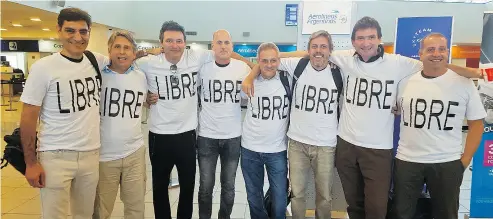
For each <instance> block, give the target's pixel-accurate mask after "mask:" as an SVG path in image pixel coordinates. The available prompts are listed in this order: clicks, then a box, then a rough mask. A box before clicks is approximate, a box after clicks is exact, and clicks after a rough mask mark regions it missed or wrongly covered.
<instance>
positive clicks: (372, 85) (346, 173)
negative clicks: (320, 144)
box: [331, 17, 481, 219]
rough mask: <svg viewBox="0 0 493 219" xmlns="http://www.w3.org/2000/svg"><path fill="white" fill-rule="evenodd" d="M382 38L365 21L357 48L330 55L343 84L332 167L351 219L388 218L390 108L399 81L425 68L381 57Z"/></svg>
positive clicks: (471, 73)
mask: <svg viewBox="0 0 493 219" xmlns="http://www.w3.org/2000/svg"><path fill="white" fill-rule="evenodd" d="M381 37H382V33H381V28H380V25H379V24H378V21H376V20H375V19H373V18H370V17H363V18H362V19H360V20H359V21H358V22H356V24H355V26H354V28H353V33H352V35H351V39H352V42H353V46H354V48H355V50H349V51H340V52H339V51H337V52H334V53H333V54H332V56H331V60H332V61H333V62H334V63H335V64H337V65H338V66H339V67H340V68H341V70H342V73H343V79H344V86H345V87H344V98H343V100H341V104H342V106H343V108H342V113H341V118H340V121H339V139H338V146H337V153H336V166H337V170H338V173H339V176H340V177H341V183H342V187H343V190H344V194H345V198H346V201H347V203H348V214H349V217H350V218H351V219H353V218H355V219H359V218H361V219H364V218H366V219H368V218H378V219H380V218H385V217H386V214H387V201H388V194H389V190H390V182H391V170H392V165H391V164H392V159H393V157H392V149H393V131H394V119H395V116H394V115H393V114H392V113H391V112H392V107H394V106H395V105H396V99H397V89H398V84H399V82H400V81H401V80H403V79H404V78H405V77H407V76H409V75H412V74H414V73H416V72H418V71H420V70H421V69H422V66H423V64H422V63H421V62H420V61H419V60H415V59H411V58H408V57H404V56H400V55H396V54H388V53H384V51H383V47H382V46H381V45H380V43H381ZM447 68H449V69H451V70H453V71H455V72H457V73H458V74H460V75H464V76H467V77H480V75H481V74H480V72H479V70H478V69H469V68H463V67H459V66H455V65H447Z"/></svg>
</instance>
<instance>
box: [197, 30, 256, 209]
mask: <svg viewBox="0 0 493 219" xmlns="http://www.w3.org/2000/svg"><path fill="white" fill-rule="evenodd" d="M212 50H213V51H214V58H215V61H214V62H210V63H206V64H205V65H203V66H202V68H201V69H200V71H199V79H200V80H199V81H200V84H201V88H200V101H201V105H202V107H201V109H200V111H199V128H198V139H197V143H198V160H199V171H200V187H199V217H200V218H201V219H209V218H211V211H212V194H213V192H214V183H215V179H216V164H217V158H218V157H220V160H221V206H220V209H219V215H218V218H230V215H231V211H232V209H233V204H234V198H235V178H236V170H237V168H238V161H239V158H240V145H241V141H240V135H241V107H240V91H241V87H240V86H241V83H242V81H243V79H244V78H245V77H246V76H247V75H248V73H249V72H250V67H248V65H247V64H245V62H242V61H238V60H236V59H232V58H231V56H232V54H233V43H232V42H231V35H230V34H229V33H228V32H227V31H226V30H218V31H216V32H215V33H214V35H213V40H212Z"/></svg>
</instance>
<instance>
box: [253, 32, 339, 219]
mask: <svg viewBox="0 0 493 219" xmlns="http://www.w3.org/2000/svg"><path fill="white" fill-rule="evenodd" d="M333 49H334V46H333V43H332V38H331V36H330V34H329V33H328V32H327V31H325V30H320V31H317V32H315V33H313V34H312V35H311V36H310V40H309V42H308V53H309V56H310V59H309V60H306V59H301V58H282V59H281V63H280V65H279V70H283V71H286V72H287V73H288V74H289V75H290V77H291V79H293V83H294V84H293V85H292V87H293V91H292V93H293V94H292V105H291V114H290V116H291V117H290V124H289V129H288V133H287V136H288V137H289V148H288V156H289V178H290V183H291V189H292V198H291V211H292V214H293V218H297V219H298V218H305V211H306V198H305V188H306V184H307V179H308V177H309V176H308V173H309V172H310V169H311V171H313V173H314V177H315V180H314V181H315V194H317V195H316V197H315V206H316V210H315V217H316V218H317V219H330V218H331V206H332V202H331V201H332V197H331V194H332V193H331V189H332V182H333V173H334V157H335V150H336V149H335V147H336V144H337V119H338V118H337V114H338V111H339V107H338V103H339V100H338V97H339V92H338V89H337V80H334V78H339V79H341V76H340V72H339V71H336V70H335V69H336V68H334V69H333V68H332V66H333V64H331V63H330V62H329V57H330V54H331V52H332V50H333ZM303 62H305V63H304V64H302V63H303ZM308 62H309V64H308ZM299 65H304V66H306V67H305V68H304V70H303V69H302V70H301V71H302V74H301V76H300V75H295V74H296V73H295V72H296V71H297V70H296V69H297V67H298V66H299ZM258 72H259V67H257V66H256V67H254V69H253V71H252V73H253V75H256V74H258ZM333 74H336V75H333ZM337 74H338V75H337ZM249 77H250V76H249ZM339 82H340V84H341V85H342V79H341V80H339Z"/></svg>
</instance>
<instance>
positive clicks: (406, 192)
mask: <svg viewBox="0 0 493 219" xmlns="http://www.w3.org/2000/svg"><path fill="white" fill-rule="evenodd" d="M464 170H465V168H464V166H463V165H462V162H461V161H460V160H455V161H451V162H446V163H435V164H424V163H412V162H406V161H402V160H399V159H396V160H395V166H394V194H395V196H394V202H393V203H394V204H393V212H394V214H393V219H412V218H413V216H414V214H415V211H416V204H417V201H418V198H419V197H420V195H421V191H422V189H423V185H424V183H426V186H427V188H428V190H429V192H430V197H431V203H432V204H431V205H432V209H433V210H432V211H433V218H434V219H457V218H458V211H459V193H460V185H461V184H462V177H463V175H464Z"/></svg>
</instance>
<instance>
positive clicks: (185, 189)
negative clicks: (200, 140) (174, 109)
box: [149, 130, 197, 219]
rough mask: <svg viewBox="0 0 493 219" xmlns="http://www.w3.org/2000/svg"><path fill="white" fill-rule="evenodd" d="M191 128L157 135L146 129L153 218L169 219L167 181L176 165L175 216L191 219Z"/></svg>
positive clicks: (193, 146)
mask: <svg viewBox="0 0 493 219" xmlns="http://www.w3.org/2000/svg"><path fill="white" fill-rule="evenodd" d="M196 142H197V140H196V135H195V130H192V131H188V132H184V133H180V134H173V135H161V134H155V133H152V132H149V157H150V159H151V165H152V191H153V201H154V215H155V217H156V219H171V208H170V203H169V197H168V184H169V181H170V175H171V170H172V169H173V167H174V166H175V165H176V169H177V171H178V180H179V182H180V197H179V200H178V213H177V218H180V219H189V218H192V212H193V192H194V186H195V169H196V163H195V160H196V153H197V152H196Z"/></svg>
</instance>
